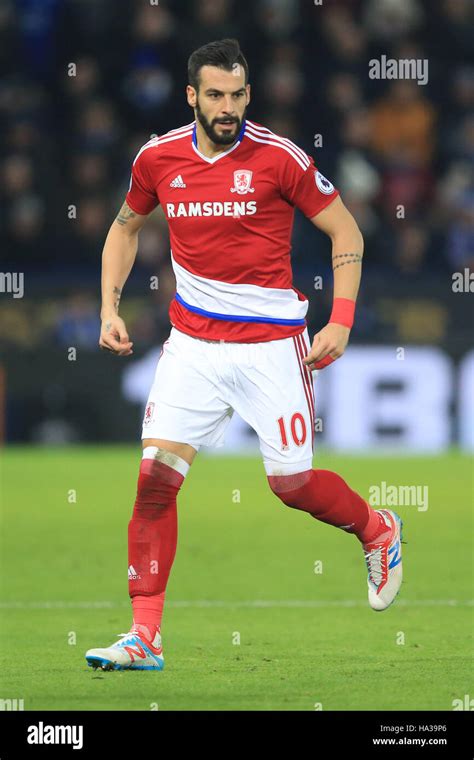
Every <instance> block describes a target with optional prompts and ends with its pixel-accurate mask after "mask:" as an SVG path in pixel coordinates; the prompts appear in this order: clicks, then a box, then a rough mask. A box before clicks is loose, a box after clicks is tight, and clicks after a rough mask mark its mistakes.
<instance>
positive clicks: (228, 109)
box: [222, 95, 234, 116]
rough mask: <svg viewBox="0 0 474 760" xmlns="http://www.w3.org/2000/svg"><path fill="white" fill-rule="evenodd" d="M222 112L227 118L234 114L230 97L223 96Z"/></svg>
mask: <svg viewBox="0 0 474 760" xmlns="http://www.w3.org/2000/svg"><path fill="white" fill-rule="evenodd" d="M222 110H223V111H224V112H225V113H226V114H227V115H228V116H229V115H233V113H234V102H233V100H232V95H224V103H223V105H222Z"/></svg>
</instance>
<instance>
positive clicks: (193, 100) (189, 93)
mask: <svg viewBox="0 0 474 760" xmlns="http://www.w3.org/2000/svg"><path fill="white" fill-rule="evenodd" d="M186 98H187V100H188V105H190V106H191V108H196V104H197V92H196V90H195V89H194V87H192V86H191V85H190V84H188V85H186Z"/></svg>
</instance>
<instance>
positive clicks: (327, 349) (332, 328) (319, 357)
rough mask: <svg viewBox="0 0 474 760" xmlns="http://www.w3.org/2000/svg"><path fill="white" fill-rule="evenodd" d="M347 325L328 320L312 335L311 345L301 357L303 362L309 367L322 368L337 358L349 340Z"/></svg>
mask: <svg viewBox="0 0 474 760" xmlns="http://www.w3.org/2000/svg"><path fill="white" fill-rule="evenodd" d="M350 332H351V331H350V329H349V327H344V325H338V324H336V323H335V322H330V323H329V324H327V325H326V327H323V329H322V330H320V331H319V332H318V333H316V335H315V336H314V340H313V345H312V346H311V350H310V352H309V354H308V356H305V357H304V359H303V364H306V365H307V366H309V369H311V370H313V369H322V368H323V367H326V366H327V365H328V364H332V362H333V361H335V360H336V359H339V357H340V356H342V354H343V353H344V351H345V348H346V346H347V343H348V341H349V334H350Z"/></svg>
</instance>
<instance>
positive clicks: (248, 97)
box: [245, 84, 250, 105]
mask: <svg viewBox="0 0 474 760" xmlns="http://www.w3.org/2000/svg"><path fill="white" fill-rule="evenodd" d="M245 89H246V90H247V105H248V104H249V103H250V85H249V84H248V85H247V87H246V88H245Z"/></svg>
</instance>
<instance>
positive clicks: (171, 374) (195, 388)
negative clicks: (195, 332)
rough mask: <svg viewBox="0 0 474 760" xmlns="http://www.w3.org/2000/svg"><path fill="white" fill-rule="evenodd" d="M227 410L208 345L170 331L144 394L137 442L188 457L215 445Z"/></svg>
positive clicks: (219, 437) (227, 412)
mask: <svg viewBox="0 0 474 760" xmlns="http://www.w3.org/2000/svg"><path fill="white" fill-rule="evenodd" d="M230 412H231V409H230V406H229V403H228V401H227V400H226V399H225V388H224V387H223V385H222V383H221V382H220V379H219V376H218V372H217V370H216V364H215V360H214V354H213V352H212V349H211V347H210V345H209V343H208V342H206V341H200V340H197V339H195V338H192V337H191V336H188V335H185V334H184V333H181V332H180V331H178V330H176V329H174V328H173V330H172V331H171V334H170V337H169V339H168V341H166V342H165V344H164V346H163V353H162V355H161V357H160V359H159V361H158V365H157V369H156V373H155V378H154V381H153V384H152V387H151V389H150V393H149V396H148V403H147V405H146V409H145V416H144V420H143V428H142V439H143V440H145V441H146V440H160V441H166V442H168V446H169V445H170V444H173V448H174V449H176V447H179V448H180V450H181V451H182V452H183V453H184V454H185V455H187V456H188V458H189V457H190V456H194V455H195V453H196V451H198V450H199V448H200V446H213V445H220V442H221V439H222V436H223V432H224V430H225V428H226V426H227V424H228V422H229V420H230ZM181 447H184V448H181ZM193 450H194V451H193ZM178 455H179V454H178ZM179 456H181V455H179ZM183 459H185V460H186V461H188V460H187V459H186V456H183Z"/></svg>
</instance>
